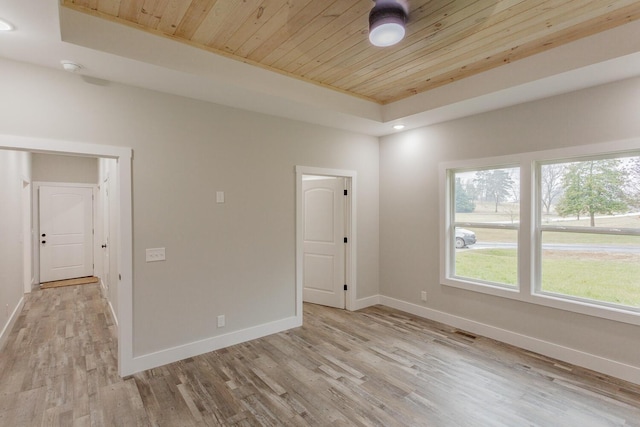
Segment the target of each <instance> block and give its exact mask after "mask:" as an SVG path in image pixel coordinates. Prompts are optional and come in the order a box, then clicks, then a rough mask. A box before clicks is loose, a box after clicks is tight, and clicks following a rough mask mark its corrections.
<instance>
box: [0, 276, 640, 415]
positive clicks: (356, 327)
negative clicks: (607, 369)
mask: <svg viewBox="0 0 640 427" xmlns="http://www.w3.org/2000/svg"><path fill="white" fill-rule="evenodd" d="M304 310H305V317H304V322H305V325H304V327H302V328H297V329H294V330H291V331H287V332H284V333H280V334H275V335H271V336H268V337H265V338H262V339H258V340H254V341H251V342H247V343H244V344H240V345H236V346H233V347H229V348H226V349H223V350H219V351H216V352H212V353H208V354H205V355H201V356H198V357H193V358H190V359H187V360H183V361H180V362H177V363H173V364H170V365H166V366H163V367H160V368H156V369H151V370H149V371H146V372H143V373H139V374H136V375H134V376H132V377H129V378H126V379H122V378H120V377H118V375H117V371H116V358H115V357H116V354H117V351H116V340H115V330H114V326H113V321H112V319H111V317H110V315H109V311H108V308H107V304H106V301H105V300H104V299H102V297H101V295H100V290H99V287H98V285H97V284H91V285H84V286H74V287H64V288H57V289H49V290H47V291H36V292H34V293H32V294H30V295H29V296H28V297H27V300H26V303H25V307H24V310H23V312H22V314H21V315H20V317H19V319H18V321H17V323H16V325H15V327H14V329H13V331H12V333H11V335H10V337H9V340H8V342H7V345H6V346H5V348H4V349H3V350H2V352H1V353H0V426H41V425H43V426H49V425H51V426H171V427H173V426H218V425H222V426H306V425H313V426H329V425H332V426H333V425H336V426H563V427H564V426H580V427H583V426H640V387H639V386H636V385H633V384H630V383H626V382H624V381H621V380H617V379H613V378H610V377H607V376H604V375H601V374H597V373H594V372H591V371H587V370H584V369H581V368H577V367H574V366H571V365H567V364H564V363H561V362H558V361H556V360H553V359H549V358H546V357H543V356H540V355H537V354H533V353H529V352H526V351H523V350H520V349H516V348H514V347H511V346H508V345H504V344H501V343H498V342H495V341H492V340H489V339H486V338H482V337H475V336H473V335H471V334H468V333H465V332H462V331H457V330H455V329H453V328H450V327H448V326H444V325H441V324H437V323H434V322H430V321H427V320H424V319H420V318H417V317H415V316H412V315H408V314H406V313H402V312H399V311H396V310H392V309H388V308H385V307H380V306H377V307H370V308H368V309H365V310H362V311H359V312H356V313H350V312H346V311H342V310H335V309H330V308H326V307H321V306H315V305H310V304H305V307H304Z"/></svg>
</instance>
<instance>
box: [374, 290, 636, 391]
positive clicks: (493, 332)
mask: <svg viewBox="0 0 640 427" xmlns="http://www.w3.org/2000/svg"><path fill="white" fill-rule="evenodd" d="M379 299H380V304H382V305H386V306H388V307H391V308H395V309H397V310H402V311H405V312H407V313H411V314H414V315H416V316H420V317H424V318H426V319H430V320H434V321H436V322H440V323H444V324H446V325H449V326H453V327H455V328H459V329H462V330H465V331H468V332H471V333H474V334H478V335H482V336H484V337H487V338H491V339H494V340H497V341H501V342H503V343H507V344H511V345H514V346H516V347H520V348H523V349H525V350H529V351H533V352H535V353H539V354H542V355H544V356H547V357H552V358H554V359H558V360H561V361H563V362H567V363H571V364H573V365H576V366H581V367H583V368H587V369H591V370H593V371H596V372H601V373H603V374H606V375H610V376H612V377H616V378H620V379H623V380H625V381H629V382H632V383H635V384H639V385H640V368H639V367H637V366H631V365H627V364H625V363H621V362H617V361H615V360H611V359H606V358H604V357H600V356H596V355H593V354H590V353H585V352H583V351H580V350H575V349H572V348H568V347H564V346H562V345H558V344H554V343H550V342H548V341H544V340H540V339H537V338H533V337H530V336H527V335H522V334H518V333H516V332H512V331H508V330H506V329H501V328H497V327H495V326H491V325H487V324H484V323H480V322H476V321H473V320H469V319H465V318H463V317H459V316H454V315H451V314H448V313H445V312H442V311H438V310H433V309H430V308H427V307H423V306H420V305H416V304H412V303H408V302H405V301H401V300H398V299H394V298H390V297H385V296H382V295H381V296H380V297H379Z"/></svg>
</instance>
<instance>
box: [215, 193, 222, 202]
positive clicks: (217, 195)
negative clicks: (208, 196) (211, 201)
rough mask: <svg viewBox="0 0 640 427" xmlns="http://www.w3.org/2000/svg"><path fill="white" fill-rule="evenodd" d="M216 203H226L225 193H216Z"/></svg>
mask: <svg viewBox="0 0 640 427" xmlns="http://www.w3.org/2000/svg"><path fill="white" fill-rule="evenodd" d="M216 203H224V191H216Z"/></svg>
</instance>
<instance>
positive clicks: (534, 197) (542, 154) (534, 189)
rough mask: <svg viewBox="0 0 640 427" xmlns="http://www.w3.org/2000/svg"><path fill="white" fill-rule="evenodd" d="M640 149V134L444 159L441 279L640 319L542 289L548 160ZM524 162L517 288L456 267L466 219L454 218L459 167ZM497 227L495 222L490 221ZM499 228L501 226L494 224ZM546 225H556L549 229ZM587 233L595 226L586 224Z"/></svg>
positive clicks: (638, 321)
mask: <svg viewBox="0 0 640 427" xmlns="http://www.w3.org/2000/svg"><path fill="white" fill-rule="evenodd" d="M625 155H627V156H629V155H631V156H635V155H640V139H629V140H622V141H614V142H605V143H599V144H589V145H581V146H571V147H566V148H558V149H551V150H544V151H534V152H527V153H519V154H514V155H507V156H496V157H487V158H480V159H465V160H457V161H447V162H441V163H440V165H439V169H440V170H439V177H440V248H441V252H440V284H441V285H443V286H450V287H455V288H459V289H464V290H468V291H472V292H479V293H483V294H489V295H493V296H497V297H502V298H508V299H512V300H517V301H522V302H528V303H532V304H537V305H542V306H546V307H551V308H555V309H560V310H564V311H570V312H575V313H580V314H585V315H589V316H594V317H600V318H604V319H609V320H615V321H619V322H624V323H629V324H633V325H640V309H638V310H636V309H635V308H624V306H618V305H614V304H608V303H605V302H602V303H600V302H596V301H591V300H586V299H580V298H578V297H571V296H568V295H567V296H564V295H561V294H555V293H546V292H543V291H542V290H541V286H542V284H541V280H540V278H541V271H542V270H541V268H542V267H541V259H542V258H541V255H542V253H541V251H542V232H543V230H545V229H546V227H549V226H543V225H542V222H541V218H540V217H539V216H540V212H541V209H540V204H541V197H540V189H541V185H540V184H541V173H540V170H541V169H540V168H541V165H543V164H552V163H565V162H571V161H581V160H589V159H594V158H597V159H602V158H607V157H610V158H615V157H622V156H625ZM501 167H505V168H506V167H519V168H520V223H519V229H518V260H517V267H518V286H517V287H515V288H512V287H506V286H501V285H499V284H492V283H487V282H484V281H477V280H473V279H469V278H462V277H458V276H455V275H454V272H455V265H454V264H455V245H454V244H453V242H454V239H453V237H454V235H455V227H456V224H457V226H463V224H467V223H466V222H465V223H462V222H461V223H456V222H455V198H454V194H455V193H454V192H455V178H454V175H455V173H456V172H464V171H475V170H482V169H496V168H501ZM491 228H493V227H491ZM495 228H499V227H495ZM547 231H555V230H548V229H547ZM580 232H582V233H587V232H593V230H590V229H585V230H582V231H580Z"/></svg>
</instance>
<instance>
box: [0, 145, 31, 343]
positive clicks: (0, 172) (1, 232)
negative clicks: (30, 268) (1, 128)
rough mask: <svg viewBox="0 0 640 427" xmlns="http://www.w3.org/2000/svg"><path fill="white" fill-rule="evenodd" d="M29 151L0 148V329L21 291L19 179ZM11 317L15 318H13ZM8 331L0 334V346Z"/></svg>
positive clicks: (25, 176) (26, 172)
mask: <svg viewBox="0 0 640 427" xmlns="http://www.w3.org/2000/svg"><path fill="white" fill-rule="evenodd" d="M30 157H31V156H30V154H29V153H24V152H19V151H10V150H0V332H2V331H3V330H4V329H5V327H6V326H7V325H8V322H9V321H10V320H11V319H10V316H11V314H12V313H13V312H14V311H15V309H16V307H18V304H19V303H20V301H21V299H22V296H23V294H24V283H23V272H24V270H23V248H24V244H25V242H24V240H25V239H24V236H23V228H22V227H23V221H27V220H28V217H25V216H24V215H23V209H22V188H23V182H24V181H27V182H29V181H30V179H31V171H30V168H31V160H30ZM14 320H15V319H14ZM9 333H10V331H9V330H7V331H6V333H5V334H3V335H2V336H0V347H2V344H3V342H4V341H5V340H6V337H7V336H8V334H9Z"/></svg>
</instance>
